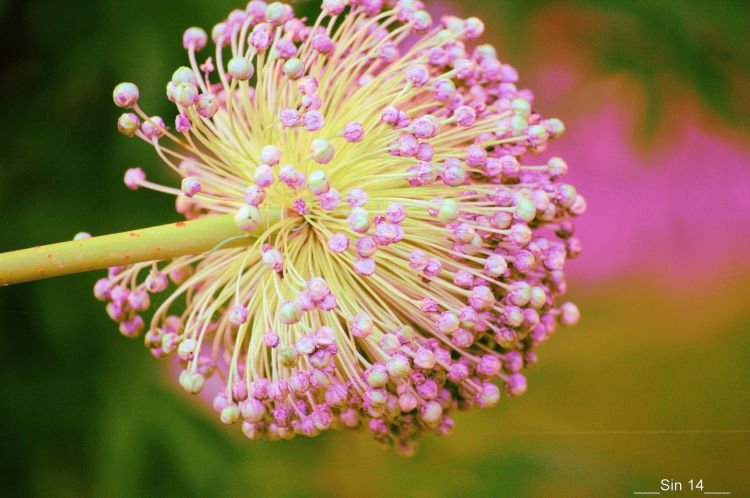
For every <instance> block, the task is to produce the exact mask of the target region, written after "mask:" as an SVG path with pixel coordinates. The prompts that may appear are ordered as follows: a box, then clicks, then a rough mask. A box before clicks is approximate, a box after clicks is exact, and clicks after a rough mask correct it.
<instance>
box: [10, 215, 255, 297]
mask: <svg viewBox="0 0 750 498" xmlns="http://www.w3.org/2000/svg"><path fill="white" fill-rule="evenodd" d="M233 218H234V215H232V214H228V215H220V216H207V217H205V218H200V219H197V220H192V221H180V222H177V223H170V224H168V225H161V226H156V227H149V228H142V229H140V230H131V231H129V232H121V233H114V234H111V235H102V236H101V237H91V238H89V239H83V240H72V241H68V242H60V243H57V244H49V245H45V246H36V247H31V248H29V249H21V250H18V251H11V252H6V253H0V285H3V286H7V285H10V284H17V283H21V282H29V281H32V280H39V279H42V278H51V277H58V276H61V275H68V274H71V273H79V272H84V271H91V270H102V269H104V268H109V267H111V266H118V265H123V264H132V263H140V262H142V261H158V260H161V259H170V258H175V257H178V256H187V255H192V254H200V253H203V252H206V251H210V250H211V249H213V248H215V247H216V246H218V245H219V244H222V242H224V241H226V244H223V245H222V247H239V246H243V245H247V244H248V240H252V239H253V238H254V236H253V232H243V231H241V230H240V229H239V228H237V226H236V225H235V224H234V219H233ZM261 227H263V224H261ZM259 230H261V229H259ZM230 238H231V239H232V240H229V241H227V239H230Z"/></svg>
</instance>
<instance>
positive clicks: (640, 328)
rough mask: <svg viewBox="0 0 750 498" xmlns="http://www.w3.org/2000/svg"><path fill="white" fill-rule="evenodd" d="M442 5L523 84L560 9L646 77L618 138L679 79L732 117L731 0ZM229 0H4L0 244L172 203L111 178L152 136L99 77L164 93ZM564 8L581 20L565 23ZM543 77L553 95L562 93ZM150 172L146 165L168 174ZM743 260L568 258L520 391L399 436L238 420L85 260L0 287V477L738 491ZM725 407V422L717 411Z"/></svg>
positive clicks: (588, 50)
mask: <svg viewBox="0 0 750 498" xmlns="http://www.w3.org/2000/svg"><path fill="white" fill-rule="evenodd" d="M459 5H460V11H461V13H462V14H464V15H471V14H476V15H478V16H480V17H482V18H483V19H484V20H485V22H486V23H487V25H488V26H491V27H492V28H493V29H491V30H490V31H491V32H490V33H488V35H487V36H486V37H485V39H487V40H488V41H491V42H493V43H496V44H498V45H499V46H501V47H502V54H503V55H505V59H508V61H509V62H511V63H513V64H514V65H515V66H517V67H518V68H519V70H520V72H521V74H522V77H524V75H525V74H529V75H532V77H531V79H528V80H526V81H528V82H529V85H530V86H531V87H532V88H533V85H534V79H533V75H535V74H538V73H539V68H540V67H543V66H544V64H545V57H548V56H550V55H549V54H547V53H545V51H544V50H543V49H535V47H542V48H543V47H545V46H548V44H549V43H550V40H548V39H547V40H544V39H543V38H544V36H542V37H541V38H542V40H541V41H540V40H539V37H538V36H535V35H532V34H531V33H533V32H534V29H533V27H534V25H535V23H538V22H539V19H540V16H547V17H550V16H551V17H552V18H554V19H556V20H562V21H561V22H563V21H564V22H569V24H568V26H569V29H568V28H566V29H563V30H562V33H563V34H564V35H565V37H566V38H565V40H566V41H567V42H570V43H572V46H574V47H580V54H581V57H583V58H585V59H586V60H588V61H589V63H590V68H591V71H592V74H594V75H608V74H621V75H626V77H627V78H628V79H629V81H631V82H632V84H633V85H635V86H636V87H637V88H639V89H641V91H642V92H643V95H644V96H645V105H644V107H643V109H644V110H643V112H642V113H641V114H640V116H639V120H638V121H637V123H636V129H635V130H634V133H633V136H631V137H627V138H624V139H627V140H630V141H632V143H633V147H634V148H637V149H638V150H649V149H651V148H656V147H658V146H659V140H660V136H661V135H660V134H659V133H658V130H660V129H663V127H664V126H669V123H668V116H667V115H666V114H667V112H666V110H667V109H668V108H669V106H668V104H669V99H670V98H671V97H673V96H674V94H675V93H676V90H675V89H676V88H679V91H680V92H687V94H688V95H690V96H691V98H693V99H694V101H695V102H696V105H697V106H699V107H700V108H701V109H703V112H704V113H705V114H706V115H708V116H710V117H712V119H713V120H714V121H712V122H714V123H715V126H717V127H719V128H720V129H721V130H732V133H734V134H736V135H737V136H739V137H744V138H746V137H747V136H748V135H747V125H748V121H749V120H750V118H749V116H750V114H749V113H748V112H747V110H748V105H747V103H748V97H747V95H748V94H750V92H748V89H750V86H749V85H747V82H748V74H749V73H750V64H748V61H749V60H750V57H748V51H747V48H746V45H747V39H746V34H745V33H743V30H746V29H747V28H748V27H750V15H748V7H747V3H746V2H705V1H687V0H686V1H677V0H674V1H663V0H662V1H632V2H619V1H612V0H610V1H596V2H595V1H593V0H590V1H589V0H578V1H572V0H571V1H567V2H552V1H540V0H525V1H524V2H515V1H493V2H490V1H477V2H466V1H465V2H461V3H460V4H459ZM237 6H240V5H237V4H236V3H232V2H229V1H225V0H221V1H212V2H205V1H204V2H200V1H197V0H181V1H176V0H159V1H148V2H147V1H144V0H131V1H129V2H119V1H112V0H107V1H100V2H94V1H83V0H67V1H59V2H53V1H0V23H1V28H0V40H1V42H2V47H3V58H2V62H0V68H1V73H0V76H1V77H0V95H2V99H1V100H0V112H2V118H1V119H0V131H1V132H2V133H0V140H2V143H1V144H0V145H2V146H1V147H0V151H1V152H0V227H1V229H2V230H0V233H1V235H0V249H2V250H9V249H16V248H21V247H24V246H28V245H33V244H39V243H45V242H53V241H58V240H66V239H69V238H71V237H72V235H73V234H74V233H75V232H77V231H79V230H87V231H90V232H92V233H95V234H101V233H107V232H114V231H119V230H124V229H129V228H134V227H139V226H146V225H151V224H159V223H165V222H168V221H172V220H174V219H176V213H174V211H173V203H172V200H171V198H167V197H166V196H159V195H156V194H153V193H149V192H145V191H138V192H130V191H128V190H127V189H125V188H124V186H122V183H121V179H122V174H123V171H124V169H125V168H126V167H129V166H131V165H135V164H141V165H148V168H149V171H152V172H153V171H156V170H157V168H156V167H155V166H156V159H155V157H154V156H153V152H152V151H151V150H149V149H148V148H147V147H145V146H143V145H142V144H139V143H136V142H134V141H129V140H127V139H125V138H123V137H121V136H120V135H118V134H117V132H116V128H115V120H116V118H117V116H118V111H117V109H116V108H115V107H114V106H113V105H112V102H111V88H112V87H113V85H114V84H115V83H117V82H118V81H121V80H131V79H132V80H135V81H137V83H138V84H139V86H140V87H141V89H142V94H143V99H142V102H143V104H144V107H145V108H147V109H149V110H150V111H152V112H153V113H155V114H163V115H165V116H172V113H171V112H170V111H168V110H167V106H166V99H164V98H163V97H162V95H163V91H162V90H163V87H164V83H165V82H166V80H167V79H168V78H169V76H170V75H171V72H172V69H173V68H174V67H175V66H177V65H179V64H181V63H182V61H183V60H184V53H183V51H182V49H181V46H180V37H181V33H182V30H183V29H184V28H185V27H187V26H190V25H202V26H205V27H210V26H211V24H212V23H214V22H216V21H217V20H218V19H220V18H221V16H223V15H225V14H226V13H227V12H229V10H230V9H231V8H234V7H237ZM300 8H302V9H305V8H309V3H302V4H300ZM441 8H443V6H441ZM581 20H588V21H592V20H593V21H592V22H585V23H583V25H584V26H589V27H590V26H591V25H593V26H595V29H586V30H579V29H578V28H579V27H580V26H581V23H580V22H579V21H581ZM537 31H538V30H537ZM555 36H562V35H561V31H556V32H555ZM680 94H682V93H680ZM540 99H541V101H542V102H544V103H545V108H544V110H545V111H547V112H548V113H549V114H551V115H555V114H560V112H559V111H560V110H561V109H562V107H563V106H562V103H560V102H555V101H554V100H550V101H544V99H543V97H540ZM556 106H558V107H556ZM561 117H563V118H566V116H565V115H562V116H561ZM665 123H666V124H665ZM744 138H742V139H741V140H740V142H742V141H744ZM745 143H747V142H745ZM646 153H647V152H646ZM162 172H163V173H162V175H163V176H161V177H159V175H158V174H153V175H152V176H155V177H156V178H157V179H159V180H162V181H170V178H169V176H168V173H167V172H166V168H163V169H162ZM592 209H594V207H592ZM740 228H741V227H738V229H740ZM746 228H747V227H745V229H746ZM584 243H585V240H584ZM706 243H709V241H706ZM586 257H587V254H586V253H584V255H583V256H582V258H586ZM599 257H602V255H600V256H599ZM744 259H746V258H744ZM744 259H742V258H741V259H740V260H739V261H732V262H727V263H726V264H725V265H723V266H722V265H720V266H719V267H718V269H716V270H714V271H712V273H711V274H710V275H707V276H706V275H704V276H702V277H700V278H696V279H687V283H686V282H685V281H681V282H674V283H670V282H669V280H668V279H664V278H656V277H655V276H654V275H652V274H650V273H649V272H638V271H636V270H633V271H629V272H626V273H623V274H617V275H614V276H612V277H610V278H606V279H598V280H594V281H590V280H588V279H586V278H583V277H579V278H576V277H575V273H574V274H573V278H572V282H571V284H570V289H571V298H572V300H574V301H575V302H577V303H578V304H579V306H580V308H581V309H582V310H583V313H584V319H583V321H582V323H581V325H580V326H578V327H576V328H574V329H571V330H564V331H562V332H560V333H559V334H557V336H556V337H554V338H553V340H552V341H550V343H549V344H546V345H545V346H544V347H543V348H542V350H541V351H540V362H539V364H538V365H537V366H536V367H534V369H533V370H531V371H530V372H529V381H530V389H529V392H528V393H527V394H526V395H525V396H523V397H521V398H518V399H513V400H507V399H506V400H503V401H502V402H501V403H500V404H499V406H498V407H496V408H494V409H492V410H488V411H480V412H473V413H467V414H459V415H458V416H457V427H456V430H455V432H454V433H453V435H451V436H449V437H447V438H435V437H428V438H426V440H425V441H424V444H423V446H422V449H421V451H420V453H419V454H418V455H417V456H416V457H415V458H413V459H402V458H400V457H397V456H395V455H394V454H392V453H390V452H386V451H383V450H381V449H380V448H379V447H377V446H376V445H375V444H374V443H373V442H372V441H371V438H370V436H369V435H367V434H365V433H344V432H339V433H330V434H325V435H323V436H322V437H320V438H318V439H314V440H307V439H302V438H299V439H297V440H294V441H291V442H279V443H269V442H248V441H245V440H244V439H243V438H242V436H241V434H240V432H239V430H235V429H237V428H232V430H229V429H225V428H224V427H222V426H220V425H219V424H218V423H217V422H216V419H217V417H216V416H215V415H214V414H213V413H212V412H211V411H210V409H209V408H208V407H206V406H204V405H203V404H201V403H200V402H199V401H197V400H194V399H190V398H188V397H187V396H185V395H183V393H182V392H181V391H179V389H178V388H175V385H176V383H175V381H174V379H173V377H174V373H173V372H170V371H168V370H169V369H168V368H167V367H166V364H163V363H162V364H160V363H158V362H157V361H155V360H153V359H152V358H151V357H150V356H149V355H148V353H147V352H146V350H145V348H143V346H142V344H141V343H140V341H129V340H127V339H125V338H123V337H121V336H120V335H119V334H118V333H117V332H116V329H115V326H114V325H113V324H112V323H111V322H110V321H109V320H108V319H107V317H106V315H105V313H104V312H103V310H102V309H101V305H100V303H98V302H96V301H95V300H94V299H93V296H92V294H91V286H92V284H93V282H94V281H95V279H96V278H97V276H96V275H91V274H88V275H76V276H71V277H67V278H64V279H57V280H51V281H43V282H36V283H31V284H25V285H20V286H17V287H11V288H5V289H0V355H1V356H2V360H1V362H0V393H1V394H0V447H1V448H2V449H1V450H0V470H1V472H2V477H1V480H0V492H2V495H3V496H13V497H15V496H43V497H49V496H71V497H81V496H123V497H150V496H155V497H156V496H181V497H188V496H200V497H204V496H365V497H367V496H415V497H432V496H513V497H518V496H561V497H568V496H632V492H633V491H637V490H653V489H657V487H658V482H659V481H660V480H661V479H663V478H673V479H677V480H682V481H683V482H687V481H688V480H689V479H691V478H692V479H701V478H702V479H703V482H704V484H705V486H706V490H730V491H732V492H733V495H734V496H750V434H749V433H748V432H747V431H748V430H750V361H748V360H749V359H750V338H749V337H748V331H750V300H748V295H750V283H748V279H747V276H748V275H750V265H748V264H747V261H745V260H744ZM581 264H585V263H581ZM727 430H732V431H742V430H744V431H745V432H714V431H727Z"/></svg>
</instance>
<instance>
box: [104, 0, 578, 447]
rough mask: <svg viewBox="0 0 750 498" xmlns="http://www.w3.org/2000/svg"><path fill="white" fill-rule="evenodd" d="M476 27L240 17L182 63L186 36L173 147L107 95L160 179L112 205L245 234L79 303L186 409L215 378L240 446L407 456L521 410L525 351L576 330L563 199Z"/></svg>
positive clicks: (114, 273) (169, 136)
mask: <svg viewBox="0 0 750 498" xmlns="http://www.w3.org/2000/svg"><path fill="white" fill-rule="evenodd" d="M483 30H484V26H483V24H482V22H481V21H480V20H479V19H476V18H470V19H459V18H457V17H453V16H444V17H442V18H441V19H440V20H439V21H438V22H434V21H433V19H432V18H431V16H430V14H428V13H427V11H426V10H425V9H424V5H423V4H422V3H421V2H420V1H418V0H399V1H396V2H389V3H388V5H384V2H383V1H382V0H324V1H323V2H322V11H321V13H320V16H319V17H318V18H317V19H315V20H314V22H312V23H310V24H306V23H305V20H304V19H299V18H296V17H295V15H294V12H293V9H292V8H291V7H290V6H289V5H285V4H282V3H278V2H274V3H271V4H266V3H264V2H262V1H257V0H254V1H251V2H250V3H249V4H248V5H247V8H246V9H244V10H235V11H232V12H231V13H230V14H229V16H228V18H227V19H225V20H224V21H222V22H220V23H219V24H217V25H216V26H214V28H213V30H212V31H211V38H212V40H213V42H214V45H215V53H214V54H212V55H211V56H208V57H207V58H205V59H203V61H202V62H200V63H199V61H198V55H197V54H198V53H199V52H201V51H202V50H203V49H205V48H206V46H207V44H208V35H207V33H206V32H205V31H203V30H202V29H200V28H190V29H188V30H187V31H186V32H185V34H184V37H183V44H184V47H185V49H186V50H187V53H188V59H189V65H188V66H184V67H180V68H178V69H177V70H176V71H175V72H174V74H173V76H172V79H171V80H170V81H169V82H168V83H167V86H166V88H167V98H168V99H169V100H170V101H171V102H173V103H174V104H175V106H176V109H177V112H176V118H175V121H174V126H173V127H171V126H167V125H166V124H165V121H164V120H163V119H162V118H160V117H158V116H149V115H148V114H146V113H144V112H143V111H142V110H141V109H140V108H139V106H138V97H139V91H138V88H137V87H136V86H135V85H133V84H131V83H122V84H120V85H118V86H117V87H116V89H115V92H114V100H115V103H116V104H117V105H118V106H120V107H123V108H126V109H127V112H126V113H125V114H123V115H122V116H121V117H120V119H119V121H118V127H119V130H120V131H121V132H122V133H123V134H125V135H128V136H135V137H138V138H140V139H142V140H144V141H146V142H148V143H149V144H151V145H152V146H153V147H154V148H155V150H156V152H157V154H158V155H159V156H160V158H161V159H162V160H163V161H164V162H165V163H166V164H167V165H168V166H169V167H171V168H172V169H173V170H174V171H175V172H176V173H177V174H178V175H179V177H180V182H179V185H178V187H170V186H164V185H159V184H155V183H152V182H150V181H148V180H147V179H146V175H145V173H144V172H143V171H142V170H141V169H139V168H134V169H131V170H128V172H127V173H126V175H125V183H126V185H127V186H128V187H129V188H132V189H136V188H140V187H145V188H151V189H154V190H157V191H160V192H165V193H169V194H174V195H175V196H176V198H177V210H178V211H179V212H180V213H182V214H184V215H185V216H186V217H187V218H189V219H190V218H196V217H204V216H213V215H220V214H227V213H233V214H234V219H235V222H236V224H237V227H238V228H239V229H240V230H248V231H250V230H253V231H254V234H255V237H254V238H253V239H252V242H250V243H248V244H246V245H245V246H242V247H236V246H233V247H223V248H218V249H217V250H215V251H211V252H209V253H207V254H201V255H197V256H185V257H180V258H176V259H173V260H171V261H168V262H165V263H158V264H157V263H138V264H133V265H130V266H127V267H118V268H112V269H111V270H110V272H109V275H108V277H106V278H103V279H101V280H100V281H98V282H97V284H96V287H95V294H96V297H97V298H99V299H101V300H102V301H106V302H107V305H106V306H107V312H108V314H109V316H110V317H111V318H112V319H113V320H115V321H116V322H118V323H119V324H120V330H121V332H122V333H123V334H125V335H127V336H129V337H131V336H135V335H138V334H140V333H142V332H144V331H145V343H146V346H147V347H148V348H149V349H150V351H151V352H152V353H153V355H154V356H156V357H160V358H161V357H167V356H172V355H176V356H177V357H178V358H179V361H180V364H181V365H182V367H183V371H182V374H181V375H180V384H181V385H182V386H183V387H184V388H185V389H186V390H187V391H188V392H190V393H194V394H196V393H199V392H200V391H201V390H202V389H203V387H204V385H205V384H206V380H207V378H208V377H209V376H212V375H215V376H218V377H219V378H220V379H221V381H222V383H223V385H224V386H225V387H224V389H222V390H221V391H220V392H219V393H218V394H216V396H215V398H214V403H213V404H214V407H215V408H216V410H217V411H218V412H219V414H220V418H221V420H222V421H223V422H224V423H227V424H231V423H238V424H240V425H241V427H242V431H243V432H244V434H245V435H246V436H247V437H248V438H250V439H257V438H268V439H287V438H291V437H294V436H295V435H305V436H315V435H317V434H319V433H320V432H321V431H325V430H327V429H331V428H341V427H346V428H355V427H365V428H366V429H367V430H369V431H370V432H371V433H372V434H373V436H374V437H375V439H376V440H377V441H378V442H380V443H382V444H384V445H388V446H392V447H394V448H396V450H397V451H399V452H400V453H403V454H412V453H413V452H414V451H415V450H416V446H417V441H418V439H419V436H420V435H422V434H424V433H428V432H433V433H436V434H447V433H449V432H450V431H451V429H452V427H453V425H454V421H453V418H452V413H453V412H454V411H455V410H457V409H461V410H463V409H470V408H473V407H489V406H493V405H495V404H496V403H497V402H498V401H499V400H500V398H501V397H502V396H517V395H520V394H522V393H523V392H524V391H525V390H526V378H525V377H524V376H523V374H522V373H521V372H522V371H523V369H524V368H525V367H527V366H529V365H531V364H533V363H534V362H535V361H536V354H535V353H534V348H535V347H536V346H538V345H540V344H541V343H543V342H544V341H546V340H547V339H548V338H549V337H550V336H551V335H552V334H553V333H554V332H555V330H556V329H557V327H558V326H559V325H563V326H570V325H573V324H575V323H576V322H577V321H578V319H579V312H578V309H577V308H576V306H575V305H574V304H572V303H560V299H559V298H560V296H562V295H563V294H564V293H565V291H566V280H565V275H564V272H563V271H564V265H565V263H566V260H567V259H569V258H573V257H575V256H577V255H578V254H579V252H580V250H581V248H580V243H579V241H578V239H577V238H576V237H574V230H573V224H572V223H571V218H572V217H574V216H577V215H580V214H582V213H583V212H584V211H585V209H586V203H585V200H584V199H583V197H582V196H581V195H579V194H578V193H577V192H576V190H575V188H574V187H573V186H572V185H569V184H565V183H562V182H561V179H562V178H563V177H564V176H565V174H566V172H567V165H566V163H565V162H564V161H563V160H562V159H560V158H557V157H555V158H552V159H549V160H546V161H540V160H535V159H534V158H535V157H538V155H539V154H541V153H542V152H544V151H546V149H547V146H548V143H549V141H550V140H551V139H553V138H556V137H559V136H560V135H562V134H563V132H564V126H563V124H562V122H561V121H559V120H558V119H554V118H552V119H547V118H544V117H542V116H541V115H540V114H539V113H538V112H537V110H536V109H535V107H534V94H533V93H532V92H531V91H530V90H527V89H521V88H519V87H518V86H517V83H518V74H517V72H516V71H515V69H514V68H513V67H511V66H510V65H508V64H506V63H503V62H501V61H500V60H499V59H498V56H497V53H496V51H495V49H494V48H493V47H492V46H490V45H481V44H473V40H474V39H476V38H478V37H479V36H480V35H481V34H482V32H483ZM224 61H227V62H226V63H224ZM165 141H170V142H171V143H172V144H173V146H171V147H168V146H167V145H165V144H164V142H165ZM167 289H169V291H168V292H165V291H167ZM158 293H164V294H169V295H168V297H166V298H164V299H160V300H159V301H160V304H159V305H158V306H155V308H156V309H155V310H154V311H153V312H150V314H149V315H148V319H147V318H145V317H146V316H147V315H146V312H148V310H149V309H151V301H152V299H151V297H150V296H151V294H158Z"/></svg>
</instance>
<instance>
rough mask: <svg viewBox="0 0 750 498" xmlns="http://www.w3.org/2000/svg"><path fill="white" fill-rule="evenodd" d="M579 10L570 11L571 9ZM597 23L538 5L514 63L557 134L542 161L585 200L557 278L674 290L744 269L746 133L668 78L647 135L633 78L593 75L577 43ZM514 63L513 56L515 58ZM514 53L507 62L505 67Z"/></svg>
mask: <svg viewBox="0 0 750 498" xmlns="http://www.w3.org/2000/svg"><path fill="white" fill-rule="evenodd" d="M579 10H580V11H579ZM597 20H598V21H601V19H598V18H597V17H596V16H595V15H594V14H592V13H591V12H589V11H587V10H586V9H585V8H581V9H572V8H571V9H570V10H567V9H563V10H560V9H559V8H558V9H554V8H552V9H546V10H545V9H541V10H540V11H539V12H538V13H537V14H536V15H535V17H534V18H533V19H532V20H531V22H529V23H528V26H527V27H528V33H527V34H526V37H527V38H528V41H529V49H528V53H527V54H526V58H520V59H519V58H518V57H519V54H518V53H515V52H513V53H512V54H511V53H509V54H506V52H509V51H506V50H504V47H503V42H504V41H505V38H504V37H502V36H498V35H494V34H493V33H487V34H488V35H489V39H490V40H491V41H492V42H493V43H495V44H496V45H497V46H498V47H499V50H498V52H499V55H500V58H501V60H503V59H504V58H505V57H506V56H507V58H508V60H507V62H510V63H511V64H514V65H516V66H517V67H518V68H519V70H520V74H521V81H520V85H521V86H523V87H529V88H531V89H533V90H534V92H535V94H536V96H537V98H536V102H535V104H536V107H537V108H538V110H539V111H540V112H541V113H542V114H544V115H547V116H550V117H551V116H555V117H558V118H560V119H562V120H563V121H564V122H565V124H566V127H567V133H566V135H565V136H563V137H562V138H561V139H559V140H557V141H555V142H553V143H551V144H550V147H549V149H548V152H547V153H545V155H544V156H543V157H550V156H552V155H555V156H560V157H563V158H564V159H565V160H566V161H567V163H568V165H569V166H570V174H569V177H568V181H569V182H570V183H572V184H573V185H575V187H576V188H577V189H578V191H579V192H580V193H582V194H583V195H584V196H585V197H586V200H587V201H588V211H587V213H586V214H585V215H584V216H582V217H581V218H579V219H578V220H577V221H576V226H577V235H578V236H579V237H580V238H581V240H582V241H583V245H584V253H583V254H582V255H581V256H580V257H579V258H578V259H577V260H574V261H572V262H571V263H570V264H569V266H568V267H567V268H568V269H569V272H568V273H569V275H570V276H571V277H573V278H576V279H580V280H584V281H590V282H592V283H594V282H598V281H601V280H602V279H607V278H613V277H618V276H623V275H632V274H636V273H637V274H640V275H646V276H649V277H654V278H655V279H656V280H659V278H660V277H664V280H667V279H672V280H673V281H675V282H678V283H679V282H683V281H685V280H686V279H690V278H693V277H700V278H707V277H710V276H712V275H717V276H721V275H725V274H727V273H729V272H736V271H737V270H745V269H747V268H750V258H748V257H747V255H748V254H750V230H748V228H750V145H749V144H750V136H748V133H747V132H746V131H738V130H736V129H732V128H731V127H730V126H728V125H726V124H724V123H722V122H721V120H720V119H719V118H717V117H716V116H715V115H714V113H713V110H712V109H710V108H706V107H704V106H701V104H700V103H699V102H698V98H697V97H696V96H695V95H694V94H693V93H691V89H690V88H687V87H686V86H682V85H681V82H679V81H675V82H674V92H673V93H672V94H671V95H670V96H669V98H668V101H666V102H661V103H660V104H661V112H660V113H658V114H657V115H658V122H657V123H656V126H654V127H653V129H651V128H650V127H649V126H646V123H645V118H644V116H645V115H647V114H648V112H649V111H651V110H652V109H649V108H648V106H649V105H652V104H653V103H652V102H649V100H648V98H647V93H646V91H645V90H644V88H643V86H642V82H640V81H637V80H636V79H634V78H633V77H631V76H629V75H625V74H617V73H614V74H606V75H605V74H602V72H601V71H600V69H599V68H598V67H597V66H596V62H595V61H596V60H597V57H598V56H599V55H600V54H598V52H597V50H598V48H597V47H595V46H589V45H587V44H586V43H585V41H584V40H586V35H585V33H586V32H587V30H589V31H594V30H600V29H602V27H601V24H602V23H601V22H594V21H597ZM522 55H523V54H522ZM514 57H515V59H514Z"/></svg>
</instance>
